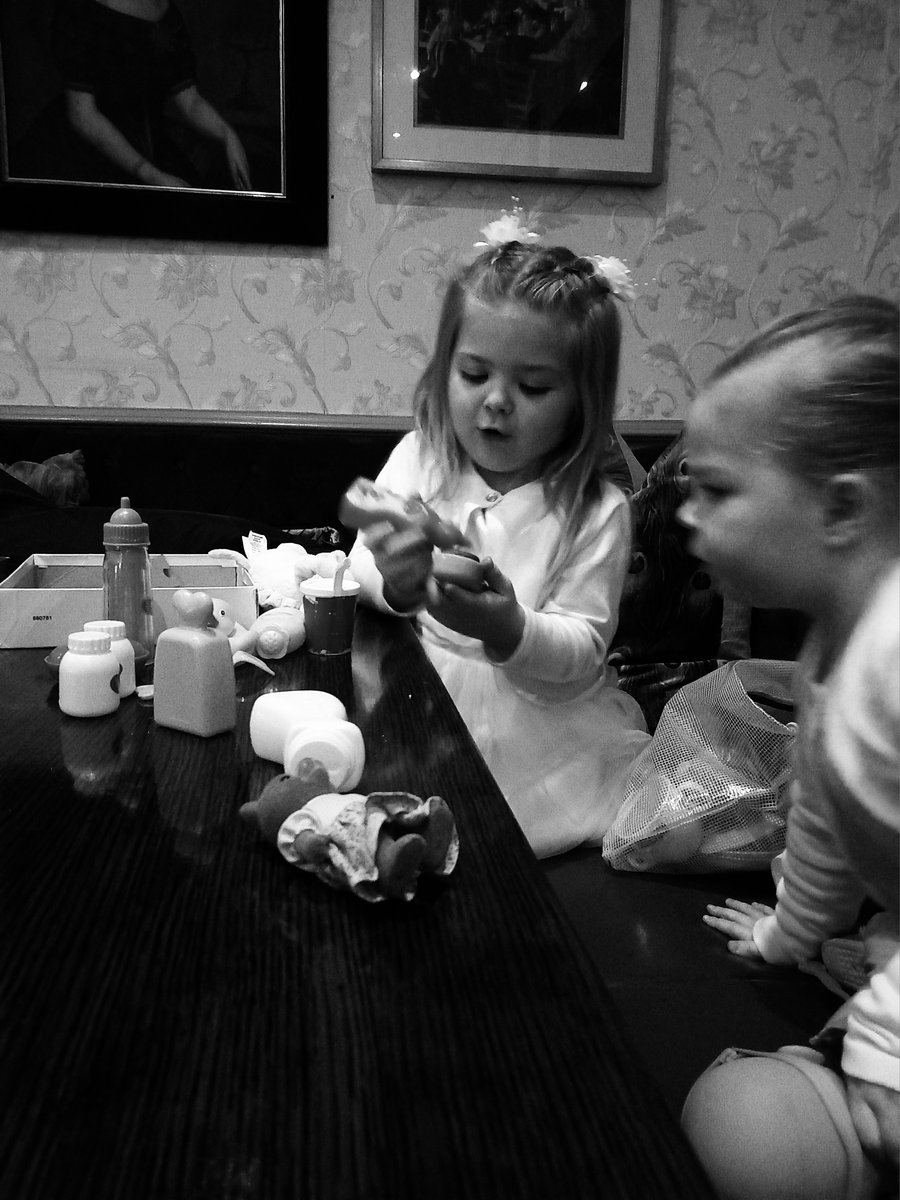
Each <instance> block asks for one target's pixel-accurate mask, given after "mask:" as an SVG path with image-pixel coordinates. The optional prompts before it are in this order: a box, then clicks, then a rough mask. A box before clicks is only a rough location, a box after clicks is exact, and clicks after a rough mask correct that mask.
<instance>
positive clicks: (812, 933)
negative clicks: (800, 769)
mask: <svg viewBox="0 0 900 1200" xmlns="http://www.w3.org/2000/svg"><path fill="white" fill-rule="evenodd" d="M817 801H818V802H817ZM786 842H787V846H786V848H787V853H786V854H785V856H784V874H783V876H782V879H781V882H780V884H779V887H778V902H777V904H776V905H775V912H774V914H773V915H772V916H768V917H762V918H761V919H760V920H759V921H757V922H756V924H755V925H754V927H753V940H754V942H756V946H757V949H758V950H759V952H760V954H761V955H762V956H763V958H764V959H765V960H766V962H770V963H782V964H788V963H799V962H805V961H806V960H807V959H811V958H815V957H816V956H817V955H818V953H819V948H820V946H821V945H822V942H823V941H824V940H825V939H826V938H827V937H831V936H832V935H833V934H836V933H843V932H845V931H846V930H847V929H849V928H850V926H851V925H852V924H853V922H854V921H855V919H856V918H857V916H858V915H859V909H860V906H861V904H862V902H863V900H864V899H865V889H864V888H863V886H862V884H861V883H860V881H859V879H858V877H857V875H856V872H855V871H854V870H853V868H852V867H851V866H850V865H849V864H848V862H847V859H846V857H845V855H844V854H843V852H842V850H841V847H840V845H839V844H838V839H837V837H836V834H835V831H834V828H833V825H832V823H831V821H830V820H829V813H828V810H827V808H826V807H825V806H824V805H822V803H821V797H815V796H811V795H809V794H808V792H807V789H806V788H805V787H804V786H803V785H802V783H801V782H800V781H795V782H794V784H793V786H792V789H791V807H790V811H789V813H788V823H787V838H786Z"/></svg>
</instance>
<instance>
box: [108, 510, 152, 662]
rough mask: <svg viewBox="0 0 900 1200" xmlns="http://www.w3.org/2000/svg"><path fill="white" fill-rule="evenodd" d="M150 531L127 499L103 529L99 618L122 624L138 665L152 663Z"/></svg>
mask: <svg viewBox="0 0 900 1200" xmlns="http://www.w3.org/2000/svg"><path fill="white" fill-rule="evenodd" d="M149 545H150V531H149V528H148V527H147V525H146V523H145V522H144V521H142V520H141V517H140V514H139V513H137V512H135V510H134V509H133V508H132V507H131V501H130V500H129V499H128V497H127V496H123V497H122V503H121V507H119V508H117V509H116V511H115V512H114V513H113V514H112V516H111V517H110V518H109V520H108V521H107V522H106V524H105V525H104V526H103V546H104V550H105V553H104V556H103V616H104V619H105V620H107V621H124V623H125V636H126V637H127V638H128V640H129V641H130V642H131V644H132V646H133V647H134V654H135V661H136V662H137V663H138V665H139V666H141V665H147V664H148V663H150V662H152V661H153V654H154V645H155V641H156V639H155V637H154V634H153V615H152V602H153V591H152V587H151V582H150V556H149V554H148V552H147V548H148V546H149Z"/></svg>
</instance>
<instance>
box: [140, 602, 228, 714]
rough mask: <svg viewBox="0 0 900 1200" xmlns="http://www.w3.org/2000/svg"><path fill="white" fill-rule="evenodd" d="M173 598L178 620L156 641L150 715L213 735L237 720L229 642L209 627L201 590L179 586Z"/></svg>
mask: <svg viewBox="0 0 900 1200" xmlns="http://www.w3.org/2000/svg"><path fill="white" fill-rule="evenodd" d="M172 604H173V606H174V608H175V611H176V612H177V613H178V615H179V618H180V624H179V625H175V626H172V627H171V628H169V629H164V630H163V631H162V633H161V634H160V635H159V637H158V638H157V641H156V663H155V666H154V668H153V719H154V720H155V721H156V723H157V725H166V726H168V727H169V728H171V729H180V730H182V731H183V732H185V733H193V734H196V736H197V737H213V736H214V735H215V734H217V733H225V732H227V730H229V729H234V727H235V724H236V722H237V711H236V700H235V690H234V663H233V661H232V657H231V654H232V651H231V644H230V643H229V641H228V638H227V637H226V636H225V634H224V633H222V632H221V631H220V630H218V629H212V628H210V624H209V622H210V620H211V619H212V611H213V602H212V599H211V598H210V597H209V596H208V595H207V594H206V593H205V592H198V591H191V590H190V589H188V588H179V590H178V591H177V592H176V593H175V595H174V596H173V597H172Z"/></svg>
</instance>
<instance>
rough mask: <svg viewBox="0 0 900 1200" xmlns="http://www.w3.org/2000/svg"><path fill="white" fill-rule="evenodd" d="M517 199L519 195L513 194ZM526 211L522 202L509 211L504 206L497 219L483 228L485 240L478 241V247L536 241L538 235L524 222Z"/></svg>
mask: <svg viewBox="0 0 900 1200" xmlns="http://www.w3.org/2000/svg"><path fill="white" fill-rule="evenodd" d="M517 199H518V197H517V196H513V200H517ZM524 211H525V210H524V209H523V208H522V206H521V204H516V206H515V207H514V208H513V210H512V212H507V210H506V209H505V208H502V209H501V210H500V216H499V217H498V218H497V220H496V221H491V223H490V224H489V225H485V227H484V229H482V230H481V233H483V234H484V241H483V242H476V243H475V246H476V248H479V249H481V248H483V247H485V246H492V247H493V248H494V249H495V250H498V249H499V248H500V247H501V246H505V245H506V243H507V242H523V243H524V242H536V241H537V240H538V235H537V234H536V233H533V232H532V231H531V230H530V229H529V228H528V226H527V225H523V224H522V221H521V214H522V213H523V212H524Z"/></svg>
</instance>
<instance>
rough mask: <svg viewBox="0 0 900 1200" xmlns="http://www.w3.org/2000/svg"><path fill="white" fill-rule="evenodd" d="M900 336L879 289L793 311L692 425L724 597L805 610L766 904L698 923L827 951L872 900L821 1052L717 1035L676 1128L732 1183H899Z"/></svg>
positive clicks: (899, 320)
mask: <svg viewBox="0 0 900 1200" xmlns="http://www.w3.org/2000/svg"><path fill="white" fill-rule="evenodd" d="M898 330H900V313H898V310H897V307H896V306H895V305H893V304H891V303H889V302H888V301H886V300H879V299H876V298H874V297H865V296H855V297H853V296H851V297H847V298H844V299H842V300H839V301H836V302H834V303H832V304H831V305H829V306H828V307H826V308H823V309H818V310H815V311H809V312H805V313H800V314H799V315H797V316H792V317H787V318H785V319H783V320H781V321H779V322H777V323H776V324H775V325H773V326H770V327H769V328H768V329H766V330H763V332H762V333H760V334H759V335H757V336H756V337H755V338H753V339H752V340H751V341H750V342H749V343H748V344H747V345H745V346H744V347H743V349H741V350H739V351H737V352H736V353H735V354H734V355H732V356H731V357H730V358H728V359H726V360H725V362H724V363H722V364H721V365H720V366H719V368H718V369H717V370H716V371H715V373H714V374H713V376H712V378H711V380H710V381H709V383H708V384H707V386H706V389H705V390H704V391H703V392H702V394H701V395H700V396H699V398H698V399H697V400H696V401H695V403H694V406H693V408H692V410H691V413H690V416H689V418H688V422H687V448H686V452H687V456H688V459H689V462H690V474H691V497H690V499H689V501H688V503H687V504H686V505H685V507H684V509H682V519H683V520H684V522H685V524H686V525H687V526H688V527H689V528H690V529H691V530H692V531H693V536H692V544H691V550H692V552H693V553H694V554H696V555H697V556H698V557H699V558H701V559H702V560H704V561H705V562H706V563H707V564H708V565H709V569H710V571H711V573H712V575H713V579H714V581H715V583H716V584H717V585H718V586H719V587H720V588H721V589H722V590H724V591H726V592H728V591H732V592H734V593H736V594H738V595H743V596H744V597H745V598H749V599H750V600H751V601H752V603H754V604H757V605H759V606H760V607H765V608H790V609H795V610H799V611H801V612H803V613H805V614H806V615H807V616H808V617H809V618H810V620H811V624H810V627H809V632H808V634H807V638H806V641H805V644H804V647H803V653H802V655H801V661H800V672H801V693H800V697H799V700H800V706H799V738H798V748H797V758H796V762H795V769H794V782H793V785H792V790H791V801H790V809H789V812H788V821H787V849H786V852H785V854H784V855H783V857H782V858H781V861H780V870H781V879H780V881H779V884H778V889H777V904H776V907H775V908H774V909H771V908H769V907H768V906H766V905H763V904H745V903H743V902H741V901H737V900H728V901H727V902H726V904H725V905H724V906H718V905H711V906H710V908H709V911H708V914H707V916H706V917H705V918H704V919H705V920H706V921H707V923H708V924H709V925H711V926H712V927H713V928H714V929H717V930H719V931H720V932H721V933H723V934H725V935H727V936H728V938H729V939H730V940H729V942H728V947H729V949H730V950H731V951H732V952H733V953H735V954H740V955H746V956H749V957H757V958H763V959H765V961H767V962H771V963H782V964H793V963H800V962H803V961H805V960H809V959H814V958H816V957H817V955H818V954H819V952H820V949H821V947H822V944H823V942H825V941H826V940H827V939H828V938H830V937H832V936H834V935H836V934H843V933H846V932H847V931H849V930H852V929H853V928H854V925H855V923H856V921H857V919H858V917H859V914H860V908H861V905H862V902H863V900H865V899H869V900H871V901H874V902H875V904H876V905H877V906H878V907H879V908H880V909H883V910H884V911H883V912H881V913H879V915H878V916H876V917H875V918H873V919H872V920H871V921H870V922H869V924H868V925H867V926H866V927H865V930H864V935H865V936H864V945H865V966H866V970H867V972H868V975H867V982H866V983H865V984H864V985H863V986H862V987H861V988H860V989H859V990H858V991H857V992H856V993H855V995H853V996H852V998H851V999H850V1000H848V1002H847V1003H846V1004H845V1005H844V1006H843V1008H841V1009H840V1010H839V1011H838V1012H837V1013H836V1014H835V1016H834V1017H833V1018H832V1020H831V1021H830V1022H829V1024H828V1026H827V1027H826V1029H825V1030H823V1031H822V1032H821V1033H820V1034H819V1035H817V1036H816V1037H815V1038H813V1039H812V1041H811V1043H810V1045H809V1046H786V1047H782V1048H781V1049H780V1050H778V1051H776V1052H774V1053H753V1052H751V1051H745V1050H737V1049H732V1050H728V1051H725V1053H724V1054H723V1055H721V1056H720V1057H719V1058H718V1059H717V1060H716V1062H715V1063H714V1064H713V1065H712V1067H710V1068H709V1069H708V1070H707V1071H706V1072H705V1073H704V1074H703V1075H702V1076H701V1077H700V1079H699V1080H698V1081H697V1082H696V1083H695V1085H694V1087H693V1089H692V1091H691V1093H690V1095H689V1096H688V1099H687V1101H686V1104H685V1109H684V1113H683V1117H682V1122H683V1125H684V1128H685V1130H686V1132H687V1134H688V1136H689V1138H690V1140H691V1141H692V1143H693V1145H694V1147H695V1149H696V1150H697V1153H698V1155H699V1157H700V1159H701V1162H702V1163H703V1164H704V1166H705V1167H706V1170H707V1172H708V1174H709V1175H710V1178H711V1179H712V1181H713V1183H714V1184H715V1186H716V1187H717V1188H718V1190H719V1194H720V1195H721V1196H722V1197H723V1198H727V1197H733V1198H734V1200H763V1198H764V1200H774V1198H776V1197H785V1198H787V1197H790V1200H806V1198H808V1200H813V1198H814V1200H831V1198H832V1197H835V1198H836V1197H841V1198H842V1200H847V1198H850V1197H854V1198H859V1200H862V1198H863V1197H875V1196H890V1195H896V1185H897V1166H898V1137H900V952H898V947H900V939H898V855H900V766H898V764H900V554H898V517H900V501H898V438H900V431H898V409H900V383H898Z"/></svg>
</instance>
